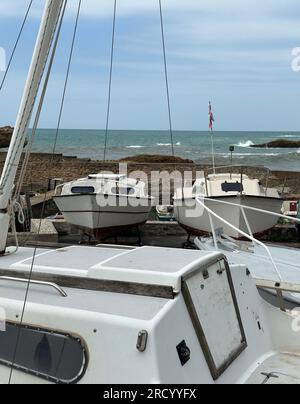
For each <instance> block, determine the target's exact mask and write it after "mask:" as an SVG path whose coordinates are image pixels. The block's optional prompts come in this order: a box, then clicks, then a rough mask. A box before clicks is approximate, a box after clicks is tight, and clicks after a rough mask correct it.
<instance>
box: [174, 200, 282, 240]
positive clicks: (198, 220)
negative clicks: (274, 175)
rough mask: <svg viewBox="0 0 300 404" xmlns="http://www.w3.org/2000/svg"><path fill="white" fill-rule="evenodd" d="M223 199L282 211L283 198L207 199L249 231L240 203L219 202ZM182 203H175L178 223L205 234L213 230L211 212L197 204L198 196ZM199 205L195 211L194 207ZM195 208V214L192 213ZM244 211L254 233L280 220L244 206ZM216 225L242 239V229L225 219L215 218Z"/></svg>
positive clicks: (208, 204) (235, 223) (234, 222)
mask: <svg viewBox="0 0 300 404" xmlns="http://www.w3.org/2000/svg"><path fill="white" fill-rule="evenodd" d="M214 199H215V200H214ZM221 201H224V202H229V203H233V204H236V205H242V206H248V207H252V208H257V209H262V210H267V211H270V212H272V213H278V214H280V213H281V208H282V200H281V199H276V198H265V197H252V196H243V197H225V198H224V197H221V198H212V199H211V200H207V201H206V202H205V203H206V206H207V207H208V208H209V209H211V210H212V211H213V212H215V213H216V214H217V215H218V216H220V217H221V218H223V219H224V220H226V221H227V222H229V223H231V224H232V225H233V226H234V227H236V228H238V229H240V230H242V231H243V232H244V233H247V234H249V231H248V228H247V224H246V222H245V220H244V217H243V214H242V212H241V209H240V208H239V206H236V207H235V206H231V205H225V204H222V203H220V202H221ZM181 205H182V206H178V205H177V206H176V208H175V215H176V218H177V221H178V222H179V224H180V225H181V226H182V227H183V228H184V229H185V230H186V231H187V232H188V233H189V234H191V235H195V236H202V235H208V234H211V233H212V229H211V223H210V218H209V215H208V213H207V212H206V211H204V212H202V211H201V209H200V208H199V207H197V208H196V206H197V205H196V200H194V199H192V198H191V199H188V200H185V201H183V202H182V204H181ZM195 208H196V211H195ZM193 212H196V215H195V214H193ZM245 213H246V216H247V219H248V222H249V224H250V227H251V230H252V233H253V234H254V235H255V236H258V235H261V234H263V233H265V232H266V231H268V230H270V229H272V228H273V227H274V226H275V225H276V224H277V222H278V218H277V217H275V216H272V215H268V214H265V213H259V212H254V211H251V210H247V209H245ZM213 223H214V228H215V229H222V232H223V233H224V234H226V235H228V236H230V237H232V238H235V239H241V238H243V236H242V235H241V233H239V232H237V231H236V230H234V229H232V228H231V227H230V226H228V225H226V224H224V223H223V222H222V221H220V220H218V219H216V218H213Z"/></svg>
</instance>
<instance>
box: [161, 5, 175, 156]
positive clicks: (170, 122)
mask: <svg viewBox="0 0 300 404" xmlns="http://www.w3.org/2000/svg"><path fill="white" fill-rule="evenodd" d="M158 1H159V12H160V26H161V36H162V46H163V56H164V67H165V80H166V91H167V103H168V114H169V125H170V136H171V144H172V154H173V156H174V155H175V152H174V136H173V123H172V112H171V100H170V87H169V75H168V63H167V52H166V41H165V30H164V18H163V9H162V4H161V0H158Z"/></svg>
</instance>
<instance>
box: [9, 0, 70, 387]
mask: <svg viewBox="0 0 300 404" xmlns="http://www.w3.org/2000/svg"><path fill="white" fill-rule="evenodd" d="M66 6H67V0H65V1H64V3H63V5H62V11H61V16H60V20H59V22H58V28H57V33H56V39H55V42H54V45H53V49H52V56H51V60H50V63H49V66H48V72H47V76H46V79H45V80H46V81H47V83H48V81H49V77H50V73H51V70H52V66H53V61H54V56H55V53H56V49H57V45H58V40H59V37H60V33H61V27H62V24H63V20H64V15H65V11H66ZM46 88H47V86H46V87H45V86H44V89H43V92H42V95H41V99H43V98H44V97H45V92H46V91H45V90H46ZM41 107H42V103H40V104H39V109H38V111H37V116H40V113H41ZM37 123H38V120H37V119H36V120H35V124H36V126H37ZM45 202H46V196H45V200H44V203H43V208H42V213H41V217H40V223H39V228H38V235H39V234H40V232H41V226H42V218H43V215H44V211H45ZM36 254H37V247H35V248H34V252H33V257H32V262H31V268H30V272H29V278H28V283H27V287H26V291H25V298H24V304H23V308H22V314H21V319H20V324H19V328H18V335H17V340H16V345H15V349H14V353H13V359H12V363H11V369H10V375H9V381H8V384H11V382H12V376H13V370H14V366H15V363H16V358H17V353H18V349H19V345H20V340H21V331H22V325H23V322H24V316H25V311H26V306H27V300H28V296H29V289H30V284H31V280H32V276H33V269H34V263H35V258H36Z"/></svg>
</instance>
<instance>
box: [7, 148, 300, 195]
mask: <svg viewBox="0 0 300 404" xmlns="http://www.w3.org/2000/svg"><path fill="white" fill-rule="evenodd" d="M5 156H6V154H5V153H4V152H0V172H1V171H2V168H3V164H4V161H5ZM121 162H127V164H128V172H129V173H131V172H133V171H142V172H144V173H146V174H147V175H148V176H149V177H150V175H151V172H152V171H167V172H173V171H179V172H181V173H184V172H186V171H192V172H193V176H194V177H195V176H196V172H197V171H205V172H208V171H209V170H210V169H211V167H209V166H207V165H201V164H195V163H194V162H193V161H191V160H184V159H181V158H180V157H176V158H173V157H168V156H138V157H128V158H127V159H122V160H121ZM119 163H120V161H109V162H103V161H94V160H90V159H81V158H77V157H68V156H63V155H62V154H55V155H54V156H52V155H50V154H42V153H33V154H32V155H31V157H30V161H29V165H28V168H27V172H26V176H25V179H24V186H23V188H24V190H33V191H39V192H41V191H45V190H47V189H48V186H49V180H51V179H54V178H59V179H61V180H62V181H64V182H66V181H71V180H75V179H78V178H82V177H85V176H87V175H88V174H91V173H99V172H101V171H105V172H107V171H109V172H114V173H117V172H118V170H119ZM234 170H235V171H236V172H239V169H238V168H235V169H234ZM226 171H228V169H227V170H226ZM220 172H222V170H220ZM244 173H245V174H247V175H249V176H250V177H256V178H257V177H258V178H259V179H260V180H261V181H262V183H263V184H264V185H265V184H266V183H268V186H270V187H278V188H279V189H280V190H281V191H282V190H283V189H284V190H285V194H287V195H298V196H299V195H300V172H288V171H273V172H270V173H269V175H268V174H267V171H266V170H265V169H264V168H263V167H245V168H244Z"/></svg>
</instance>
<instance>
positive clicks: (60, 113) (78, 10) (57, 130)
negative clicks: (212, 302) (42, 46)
mask: <svg viewBox="0 0 300 404" xmlns="http://www.w3.org/2000/svg"><path fill="white" fill-rule="evenodd" d="M81 3H82V0H79V2H78V8H77V15H76V20H75V27H74V32H73V38H72V44H71V50H70V55H69V62H68V67H67V73H66V79H65V84H64V90H63V94H62V99H61V105H60V111H59V117H58V122H57V129H56V134H55V143H54V147H53V156H54V154H55V152H56V146H57V141H58V135H59V130H60V124H61V118H62V114H63V110H64V106H65V99H66V93H67V87H68V83H69V76H70V69H71V64H72V60H73V53H74V47H75V41H76V35H77V29H78V22H79V16H80V11H81Z"/></svg>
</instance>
